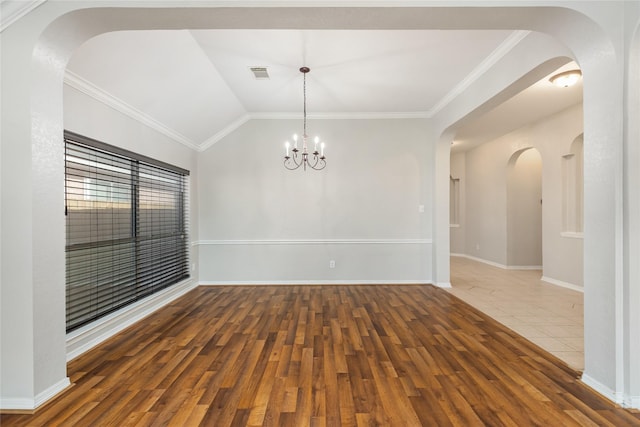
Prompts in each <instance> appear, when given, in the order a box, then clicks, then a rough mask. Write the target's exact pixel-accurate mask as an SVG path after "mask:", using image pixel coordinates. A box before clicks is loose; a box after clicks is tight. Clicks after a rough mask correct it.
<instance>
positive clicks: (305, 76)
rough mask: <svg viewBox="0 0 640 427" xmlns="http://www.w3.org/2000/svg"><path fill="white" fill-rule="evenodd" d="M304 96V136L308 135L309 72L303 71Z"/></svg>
mask: <svg viewBox="0 0 640 427" xmlns="http://www.w3.org/2000/svg"><path fill="white" fill-rule="evenodd" d="M302 97H303V105H302V110H303V113H302V114H303V117H304V118H303V125H302V131H303V132H304V133H303V135H302V137H303V138H306V137H307V73H302Z"/></svg>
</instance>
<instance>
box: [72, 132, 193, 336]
mask: <svg viewBox="0 0 640 427" xmlns="http://www.w3.org/2000/svg"><path fill="white" fill-rule="evenodd" d="M65 156H66V157H65V159H66V162H65V176H66V179H65V182H66V184H65V198H66V204H65V206H66V212H67V216H66V220H67V221H66V225H67V231H66V233H67V246H66V260H67V266H66V275H67V284H66V288H67V330H68V331H70V330H73V329H75V328H78V327H80V326H82V325H84V324H86V323H89V322H91V321H94V320H96V319H98V318H100V317H102V316H104V315H106V314H108V313H111V312H113V311H114V310H117V309H119V308H121V307H123V306H125V305H127V304H131V303H133V302H135V301H138V300H139V299H141V298H144V297H146V296H148V295H150V294H152V293H154V292H158V291H159V290H162V289H164V288H166V287H168V286H171V285H173V284H175V283H177V282H179V281H181V280H184V279H186V278H188V277H189V268H188V263H189V261H188V249H189V246H188V244H187V242H188V238H187V230H188V210H187V207H188V203H189V201H188V191H187V184H188V183H187V176H188V171H184V170H182V169H180V168H176V167H174V166H171V165H167V164H164V163H162V162H157V161H154V160H153V159H149V158H146V157H144V156H140V155H136V154H135V153H130V152H126V151H125V150H122V149H119V148H115V147H111V146H108V145H107V144H104V143H101V142H98V141H94V140H90V139H89V138H86V137H82V136H80V135H76V134H73V133H71V132H65Z"/></svg>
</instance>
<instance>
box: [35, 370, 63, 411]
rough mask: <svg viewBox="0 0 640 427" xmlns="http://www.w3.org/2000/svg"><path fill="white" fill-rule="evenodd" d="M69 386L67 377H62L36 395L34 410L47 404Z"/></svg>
mask: <svg viewBox="0 0 640 427" xmlns="http://www.w3.org/2000/svg"><path fill="white" fill-rule="evenodd" d="M69 386H71V381H69V377H64V378H63V379H61V380H60V381H58V382H57V383H55V384H54V385H52V386H51V387H49V388H48V389H46V390H44V391H43V392H41V393H38V394H37V395H36V399H35V408H34V409H37V408H38V407H39V406H40V405H43V404H45V403H47V402H48V401H49V400H50V399H53V398H54V397H56V396H57V395H58V394H60V393H62V392H63V391H65V390H66V389H67V387H69Z"/></svg>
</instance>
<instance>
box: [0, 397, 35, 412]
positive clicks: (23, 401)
mask: <svg viewBox="0 0 640 427" xmlns="http://www.w3.org/2000/svg"><path fill="white" fill-rule="evenodd" d="M35 408H36V405H35V399H27V398H24V397H22V398H11V397H9V398H1V397H0V410H2V411H33V410H34V409H35Z"/></svg>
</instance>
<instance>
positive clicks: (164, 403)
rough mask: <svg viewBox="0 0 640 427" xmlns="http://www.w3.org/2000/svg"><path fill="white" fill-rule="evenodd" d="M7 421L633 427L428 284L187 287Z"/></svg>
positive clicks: (637, 417) (559, 365) (636, 420)
mask: <svg viewBox="0 0 640 427" xmlns="http://www.w3.org/2000/svg"><path fill="white" fill-rule="evenodd" d="M68 371H69V375H70V378H71V381H72V383H73V384H74V385H73V386H72V387H71V388H69V389H68V390H67V391H66V392H64V393H63V394H61V395H60V396H59V397H57V398H56V399H55V400H53V401H52V402H50V403H48V404H47V405H46V406H45V407H43V408H41V409H39V410H38V411H36V413H35V414H33V415H2V418H1V419H0V421H1V422H0V424H1V425H2V426H3V427H5V426H26V425H28V426H72V425H73V426H156V425H157V426H164V425H175V426H200V425H201V426H231V425H233V426H296V427H297V426H307V425H309V426H385V425H389V426H483V425H486V426H529V425H532V426H534V425H537V426H588V425H609V426H634V425H636V426H637V425H640V414H639V413H638V412H632V411H629V410H625V409H621V408H618V407H616V406H615V405H613V404H612V403H611V402H609V401H607V400H606V399H604V398H602V397H601V396H599V395H597V394H596V393H594V392H593V391H591V390H590V389H589V388H588V387H586V386H585V385H583V384H582V383H581V382H580V381H579V380H578V379H577V378H578V376H579V373H578V372H577V371H574V370H573V369H571V368H569V367H568V366H567V365H566V364H564V363H563V362H561V361H560V360H559V359H557V358H555V357H554V356H552V355H550V354H549V353H546V352H545V351H543V350H542V349H540V348H539V347H537V346H535V345H534V344H532V343H530V342H529V341H527V340H526V339H524V338H522V337H520V336H518V335H517V334H515V333H514V332H512V331H510V330H509V329H507V328H505V327H504V326H502V325H501V324H499V323H498V322H496V321H494V320H492V319H491V318H489V317H487V316H486V315H484V314H482V313H481V312H479V311H478V310H476V309H474V308H472V307H471V306H469V305H467V304H466V303H464V302H462V301H461V300H459V299H458V298H456V297H455V296H453V295H450V294H449V293H447V292H445V291H443V290H441V289H438V288H435V287H433V286H418V285H415V286H411V285H395V286H387V285H384V286H383V285H377V286H329V285H327V286H269V287H266V286H265V287H250V286H247V287H238V286H234V287H199V288H197V289H195V290H194V291H192V292H190V293H189V294H187V295H185V296H184V297H182V298H181V299H179V300H177V301H175V302H174V303H172V304H171V305H169V306H167V307H165V308H163V309H161V310H160V311H158V312H157V313H155V314H153V315H151V316H149V317H147V318H146V319H144V320H143V321H141V322H139V323H138V324H136V325H134V326H132V327H130V328H128V329H127V330H125V331H124V332H122V333H120V334H118V335H117V336H115V337H113V338H112V339H110V340H109V341H107V342H105V343H103V344H101V345H100V346H98V347H96V348H95V349H93V350H91V351H89V352H87V353H85V354H84V355H82V356H81V357H79V358H77V359H75V360H73V361H72V362H71V363H70V364H69V368H68Z"/></svg>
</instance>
